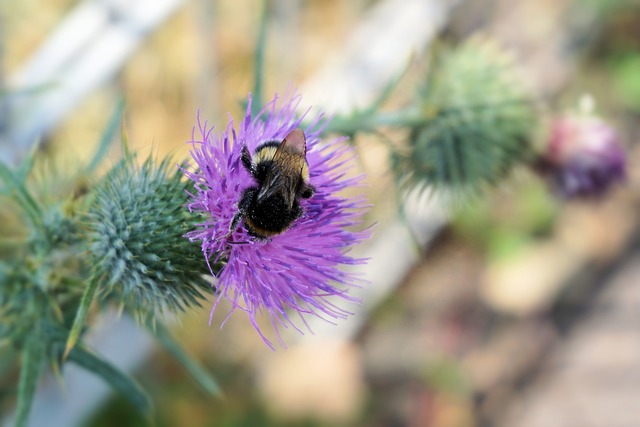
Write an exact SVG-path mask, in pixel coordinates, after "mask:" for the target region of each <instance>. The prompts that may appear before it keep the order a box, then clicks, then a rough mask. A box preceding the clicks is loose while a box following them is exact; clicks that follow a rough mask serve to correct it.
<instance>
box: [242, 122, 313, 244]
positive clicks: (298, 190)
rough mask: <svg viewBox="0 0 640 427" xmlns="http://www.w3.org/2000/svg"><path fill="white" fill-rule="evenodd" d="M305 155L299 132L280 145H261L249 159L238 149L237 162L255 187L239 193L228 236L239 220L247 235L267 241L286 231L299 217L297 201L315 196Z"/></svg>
mask: <svg viewBox="0 0 640 427" xmlns="http://www.w3.org/2000/svg"><path fill="white" fill-rule="evenodd" d="M306 155H307V140H306V137H305V135H304V132H303V131H302V130H300V129H294V130H292V131H291V132H289V134H288V135H287V136H286V137H285V138H284V140H282V141H277V140H272V141H266V142H263V143H262V144H260V145H259V146H258V147H257V148H256V149H255V151H254V153H253V158H252V157H251V154H250V153H249V150H248V149H247V147H246V146H244V147H243V148H242V154H241V157H240V160H241V161H242V164H243V165H244V167H245V168H246V169H247V170H248V171H249V173H251V176H253V178H254V180H255V181H256V185H254V186H251V187H249V188H247V189H245V190H244V191H243V192H242V198H241V199H240V202H239V203H238V213H237V214H236V215H235V216H234V218H233V221H232V222H231V227H230V229H229V234H231V233H232V232H233V231H234V230H235V229H236V228H237V227H238V223H239V222H240V219H242V220H243V222H244V225H245V226H246V228H247V231H248V232H249V234H251V235H252V236H255V237H257V238H260V239H267V238H269V237H271V236H275V235H277V234H280V233H282V232H284V231H285V230H287V229H288V228H289V227H290V226H291V224H292V223H293V222H294V221H295V220H296V219H298V218H299V217H300V216H301V215H302V208H301V207H300V202H299V200H300V199H308V198H310V197H311V196H313V193H314V192H315V189H314V188H313V187H312V186H311V185H309V164H308V163H307V158H306Z"/></svg>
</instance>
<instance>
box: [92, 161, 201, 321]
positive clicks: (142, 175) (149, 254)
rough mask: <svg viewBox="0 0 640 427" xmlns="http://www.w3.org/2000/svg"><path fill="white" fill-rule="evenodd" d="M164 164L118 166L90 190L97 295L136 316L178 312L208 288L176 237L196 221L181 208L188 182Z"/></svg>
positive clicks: (190, 249) (190, 251) (194, 257)
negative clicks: (111, 298) (107, 296)
mask: <svg viewBox="0 0 640 427" xmlns="http://www.w3.org/2000/svg"><path fill="white" fill-rule="evenodd" d="M167 163H168V162H167V161H166V160H165V161H162V162H161V163H160V164H159V165H156V164H155V163H154V162H153V161H152V160H151V159H148V160H147V161H146V162H144V164H143V165H142V166H140V167H138V166H136V165H135V164H134V161H133V160H132V159H125V160H123V161H122V162H121V163H120V164H119V165H118V166H116V167H115V168H114V169H113V170H112V172H111V173H110V174H109V175H108V176H107V177H106V178H105V179H104V180H103V182H102V183H101V184H100V185H98V187H97V188H96V189H95V198H94V201H93V204H92V207H91V209H90V212H89V215H88V226H89V231H88V239H89V242H90V249H89V255H90V260H91V265H92V267H93V268H94V274H95V275H96V277H99V278H100V288H99V291H100V292H101V293H103V294H110V295H112V296H115V297H116V298H121V302H122V303H123V304H124V305H125V306H126V307H128V308H132V309H133V310H134V311H135V312H136V313H139V314H145V313H153V312H156V311H158V310H160V311H163V310H164V309H169V310H171V311H176V310H183V309H184V308H186V307H189V306H192V305H197V304H198V299H199V298H200V297H201V296H202V293H203V292H206V291H208V290H210V286H209V285H208V283H207V281H206V280H205V278H204V277H203V276H202V274H204V273H208V269H207V268H206V266H203V263H202V261H201V253H200V251H199V247H198V246H197V245H193V244H192V243H190V242H189V241H188V240H187V239H185V238H184V237H183V235H184V234H185V233H187V232H188V231H189V230H191V229H192V228H193V227H195V225H196V223H197V218H198V217H197V216H195V214H192V213H190V212H189V211H188V210H187V209H185V208H184V204H185V203H186V200H187V192H186V189H187V187H188V185H189V184H188V183H187V182H186V181H185V180H181V176H182V174H181V173H180V171H179V170H178V169H177V168H176V171H175V173H169V172H168V168H167Z"/></svg>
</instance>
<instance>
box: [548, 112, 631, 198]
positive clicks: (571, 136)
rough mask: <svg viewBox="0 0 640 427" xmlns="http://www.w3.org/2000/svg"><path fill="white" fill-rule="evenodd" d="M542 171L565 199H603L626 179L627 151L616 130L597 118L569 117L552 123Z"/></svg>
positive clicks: (586, 116)
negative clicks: (593, 197)
mask: <svg viewBox="0 0 640 427" xmlns="http://www.w3.org/2000/svg"><path fill="white" fill-rule="evenodd" d="M540 166H541V169H542V171H543V172H544V173H545V174H546V175H548V176H549V177H550V179H551V180H552V182H553V184H554V186H555V187H556V188H557V190H558V192H559V193H560V194H561V195H562V196H564V197H566V198H571V197H589V196H601V195H603V194H604V193H606V191H607V190H608V189H609V188H610V187H611V185H613V184H614V183H616V182H621V181H623V180H624V178H625V169H626V158H625V152H624V150H623V149H622V147H621V146H620V144H619V137H618V134H617V133H616V131H615V130H614V129H613V128H611V126H609V125H608V124H607V123H605V122H604V121H603V120H601V119H600V118H598V117H594V116H588V115H581V116H566V117H561V118H559V119H556V120H555V121H554V122H553V125H552V130H551V136H550V138H549V142H548V145H547V151H546V153H545V155H544V157H543V158H542V160H541V164H540Z"/></svg>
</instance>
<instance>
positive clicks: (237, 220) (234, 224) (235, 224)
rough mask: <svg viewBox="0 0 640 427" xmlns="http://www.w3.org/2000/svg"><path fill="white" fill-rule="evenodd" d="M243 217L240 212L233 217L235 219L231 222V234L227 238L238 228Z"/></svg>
mask: <svg viewBox="0 0 640 427" xmlns="http://www.w3.org/2000/svg"><path fill="white" fill-rule="evenodd" d="M242 215H243V213H242V212H240V211H238V212H236V214H235V215H234V216H233V219H232V220H231V225H230V226H229V233H228V234H227V236H230V235H231V233H233V232H234V231H235V229H236V228H238V224H239V223H240V218H242Z"/></svg>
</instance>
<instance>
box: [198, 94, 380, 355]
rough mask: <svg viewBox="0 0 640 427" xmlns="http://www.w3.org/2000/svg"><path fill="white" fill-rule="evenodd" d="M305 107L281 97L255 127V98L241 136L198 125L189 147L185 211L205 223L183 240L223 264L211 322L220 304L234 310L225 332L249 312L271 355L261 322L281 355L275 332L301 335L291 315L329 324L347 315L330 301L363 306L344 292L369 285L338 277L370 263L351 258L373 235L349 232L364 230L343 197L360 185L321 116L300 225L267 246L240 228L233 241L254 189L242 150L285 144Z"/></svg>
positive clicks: (346, 151)
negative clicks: (242, 204) (324, 139)
mask: <svg viewBox="0 0 640 427" xmlns="http://www.w3.org/2000/svg"><path fill="white" fill-rule="evenodd" d="M300 100H301V98H300V96H299V95H296V94H295V93H293V94H291V95H289V94H285V97H284V99H283V100H282V102H281V105H280V106H278V105H277V101H278V97H277V96H276V97H275V98H274V99H273V100H272V101H271V102H269V103H268V104H267V105H266V106H265V107H264V109H263V110H262V111H261V112H260V114H258V116H257V117H252V116H251V96H249V99H248V105H247V109H246V113H245V117H244V119H243V120H242V121H241V122H240V126H239V127H238V128H236V127H234V123H233V120H232V119H231V118H230V120H229V123H228V125H227V128H226V130H225V131H224V132H223V133H222V134H214V133H213V126H211V127H209V126H208V124H207V122H204V123H202V121H201V120H200V117H199V116H198V122H197V126H196V127H195V128H194V131H193V134H192V138H191V139H192V140H191V144H192V146H193V149H192V151H191V155H192V157H193V159H194V161H195V163H196V166H197V167H196V169H195V170H193V171H185V174H186V176H187V177H189V178H190V179H191V180H193V181H194V183H195V192H194V193H195V194H191V200H190V202H189V204H188V207H189V210H191V211H195V212H202V213H204V214H205V215H204V216H205V217H206V219H205V220H204V222H202V223H201V224H199V228H198V229H196V230H194V231H191V232H190V233H188V234H187V235H186V237H188V238H189V239H190V240H191V241H200V242H201V244H202V251H203V253H204V257H205V259H206V262H207V263H208V264H209V268H210V270H211V265H212V264H215V263H216V262H222V263H223V267H222V268H221V269H220V271H219V272H218V273H217V274H216V276H217V283H216V287H217V290H218V292H219V296H218V299H217V300H216V302H215V304H214V306H213V309H212V311H211V314H212V315H213V312H214V311H215V309H216V307H217V305H218V303H219V301H220V299H221V298H222V297H224V298H226V299H227V300H229V301H230V302H231V304H232V309H231V312H230V313H229V315H228V316H227V318H226V319H225V321H224V322H226V320H227V319H228V318H229V316H230V315H231V314H232V313H233V312H234V311H235V310H236V309H240V310H243V311H245V312H247V314H248V316H249V319H250V321H251V323H252V324H253V326H254V327H255V329H256V330H257V331H258V333H259V334H260V336H261V337H262V339H263V340H264V341H265V342H266V343H267V344H268V345H269V346H270V347H272V348H273V346H272V344H271V342H270V341H269V340H268V339H267V338H266V337H265V335H264V334H263V333H262V331H261V330H260V328H259V327H258V324H257V321H256V316H257V315H258V314H259V313H264V312H266V313H268V315H269V317H270V318H271V323H272V324H273V326H274V329H275V331H276V334H277V336H278V339H279V340H280V343H281V344H282V345H283V346H284V343H283V341H282V338H281V337H280V334H279V332H278V327H279V326H284V327H288V326H289V325H291V326H292V327H293V328H294V329H296V330H297V331H298V332H300V333H302V331H301V329H300V328H299V327H298V326H297V319H295V318H294V317H292V316H291V315H290V312H292V313H293V314H294V315H296V317H299V318H300V320H301V321H302V323H304V324H306V321H305V318H304V316H305V315H309V314H311V315H316V316H319V317H321V318H323V319H325V320H330V319H341V318H345V317H347V316H348V315H349V314H350V313H349V312H347V311H344V310H343V309H341V308H339V307H338V306H336V305H335V304H333V303H332V301H331V300H332V297H335V296H337V297H340V298H344V299H346V300H350V301H357V299H356V298H354V297H352V296H350V295H349V293H348V288H349V287H351V286H360V285H362V284H363V281H362V280H361V279H358V278H357V277H356V275H355V274H353V273H349V272H346V271H344V270H343V269H341V267H342V266H345V265H353V264H362V263H363V262H364V261H365V260H363V259H360V258H354V257H352V256H350V255H349V254H348V253H349V251H350V249H351V248H352V247H353V246H354V245H356V244H358V243H359V242H361V241H362V240H364V239H366V238H367V237H368V235H369V233H368V232H367V231H353V228H354V227H353V226H357V225H359V224H361V222H362V220H361V216H362V214H363V211H364V209H365V207H366V205H365V202H364V199H363V198H361V197H356V198H351V199H348V198H345V197H343V196H341V195H340V194H339V192H340V191H341V190H344V189H346V188H348V187H351V186H354V185H358V184H359V183H360V182H361V181H362V176H356V177H351V175H349V170H350V167H351V163H352V160H353V158H354V156H355V153H354V150H353V149H352V148H351V147H349V146H348V145H347V144H343V143H342V142H343V141H344V138H341V139H337V140H333V141H332V142H330V143H321V142H320V133H321V131H322V130H323V129H324V127H325V126H326V124H327V122H326V121H323V116H319V117H317V118H316V120H314V121H313V122H312V123H311V124H310V125H309V126H308V127H307V128H306V129H304V133H305V135H306V141H307V161H308V164H309V171H310V178H309V183H310V184H311V185H312V186H313V187H314V188H315V193H314V194H313V196H312V197H311V198H309V199H300V205H301V208H302V210H303V214H302V215H301V217H300V218H298V219H297V220H296V221H295V222H294V223H293V224H292V225H291V226H290V227H289V228H288V229H287V230H286V231H285V232H283V233H282V234H278V235H275V236H272V237H270V238H268V239H259V238H256V237H254V236H252V235H250V234H249V233H248V232H247V229H246V227H245V226H244V224H243V221H240V223H239V227H238V228H237V229H236V230H233V231H232V233H231V235H229V232H230V225H231V222H232V220H233V218H234V216H235V215H236V213H237V212H238V203H239V201H240V199H241V198H242V194H243V191H244V190H245V189H246V188H248V187H251V186H253V185H256V183H255V181H254V178H253V177H252V176H251V174H250V173H249V172H248V171H247V169H246V168H245V167H244V166H243V164H242V161H241V159H240V157H241V152H242V147H243V146H244V145H246V146H247V148H248V149H249V151H250V152H251V153H253V151H254V150H255V149H256V147H257V146H258V145H260V144H261V143H263V142H265V141H269V140H277V141H282V140H283V139H284V137H285V136H287V134H289V132H291V131H292V130H293V129H296V128H298V127H299V126H300V125H301V122H302V119H303V118H304V115H303V116H302V117H296V109H297V107H298V106H299V104H300ZM305 114H306V113H305ZM196 133H197V134H199V135H196ZM211 271H212V273H214V272H213V270H211ZM338 286H339V287H338ZM210 322H211V320H210ZM224 322H223V324H224Z"/></svg>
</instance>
